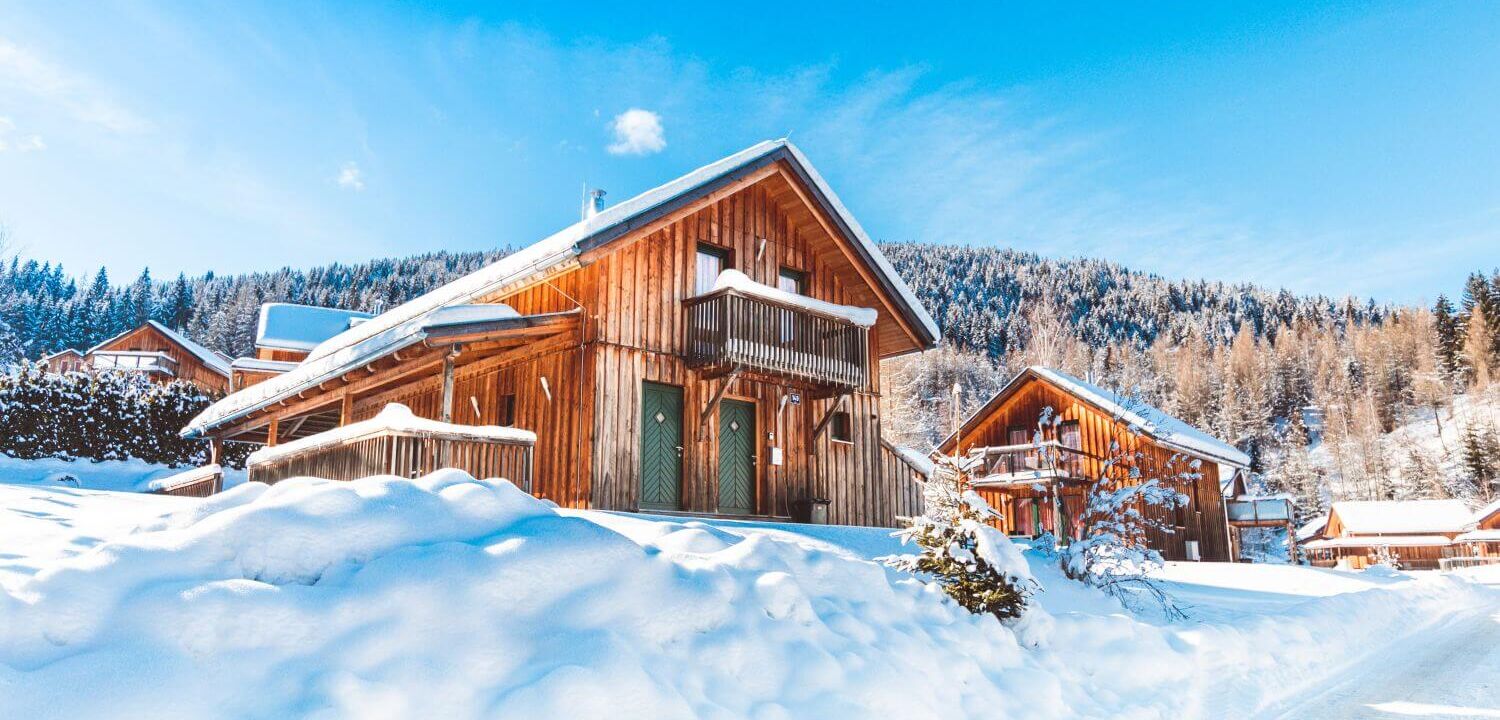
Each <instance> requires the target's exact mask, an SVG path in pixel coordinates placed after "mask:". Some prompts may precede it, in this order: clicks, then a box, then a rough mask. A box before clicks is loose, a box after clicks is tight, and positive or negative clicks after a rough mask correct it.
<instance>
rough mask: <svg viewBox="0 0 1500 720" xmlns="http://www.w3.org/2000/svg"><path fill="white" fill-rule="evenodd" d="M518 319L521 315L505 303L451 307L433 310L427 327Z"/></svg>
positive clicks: (428, 318)
mask: <svg viewBox="0 0 1500 720" xmlns="http://www.w3.org/2000/svg"><path fill="white" fill-rule="evenodd" d="M518 317H521V313H518V312H516V311H515V308H512V307H511V306H509V305H505V304H503V303H496V304H491V305H484V304H480V305H451V306H449V307H445V308H438V309H436V310H433V311H432V314H430V315H428V316H427V325H426V327H428V328H429V329H430V328H439V327H448V326H450V325H468V324H470V323H487V322H496V321H498V320H510V319H513V318H518Z"/></svg>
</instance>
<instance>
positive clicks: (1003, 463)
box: [969, 440, 1088, 487]
mask: <svg viewBox="0 0 1500 720" xmlns="http://www.w3.org/2000/svg"><path fill="white" fill-rule="evenodd" d="M969 457H970V459H971V460H972V461H973V462H974V463H975V464H976V467H974V469H973V470H972V474H973V477H974V484H975V485H980V486H990V487H998V486H1005V485H1032V484H1041V485H1045V484H1047V483H1050V482H1054V481H1063V482H1066V481H1069V480H1083V479H1086V476H1085V474H1084V461H1085V460H1086V459H1087V458H1088V455H1087V454H1085V453H1084V452H1083V451H1082V450H1079V449H1077V448H1072V447H1068V446H1067V445H1064V444H1062V443H1060V442H1058V441H1056V440H1046V441H1042V442H1035V443H1025V444H1020V445H1001V446H994V447H976V448H973V449H971V450H970V451H969Z"/></svg>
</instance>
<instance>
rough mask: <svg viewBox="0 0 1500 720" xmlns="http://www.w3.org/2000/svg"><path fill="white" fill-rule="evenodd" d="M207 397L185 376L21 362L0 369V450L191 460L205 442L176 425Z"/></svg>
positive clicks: (198, 459) (202, 454)
mask: <svg viewBox="0 0 1500 720" xmlns="http://www.w3.org/2000/svg"><path fill="white" fill-rule="evenodd" d="M210 401H211V398H209V397H208V396H207V395H205V394H204V393H203V391H202V390H201V389H199V388H198V387H196V386H194V385H192V384H190V383H187V382H184V381H175V382H170V383H156V382H152V381H151V380H150V379H149V378H147V377H145V376H144V375H143V374H140V373H127V372H67V373H49V372H46V371H45V370H43V369H42V368H41V366H39V365H34V364H31V365H23V366H19V367H17V368H15V369H13V370H12V371H10V372H8V373H4V374H0V430H3V432H0V453H4V454H6V455H10V456H11V457H16V458H22V459H28V460H30V459H37V458H68V459H71V458H81V459H89V460H124V459H126V458H137V459H139V460H144V461H146V462H149V463H160V464H165V465H197V464H200V463H202V462H205V461H206V460H207V459H208V448H207V445H206V444H205V443H203V442H202V441H198V440H184V439H182V438H180V437H178V435H177V432H178V430H180V429H182V426H184V425H186V424H187V422H188V421H189V420H191V419H192V418H193V416H195V415H197V414H198V413H199V412H200V411H202V410H203V409H204V408H205V407H207V406H208V404H209V402H210ZM240 457H243V456H240Z"/></svg>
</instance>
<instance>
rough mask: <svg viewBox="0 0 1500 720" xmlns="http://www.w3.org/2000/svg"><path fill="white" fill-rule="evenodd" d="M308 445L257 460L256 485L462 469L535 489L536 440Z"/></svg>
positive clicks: (460, 436) (375, 435)
mask: <svg viewBox="0 0 1500 720" xmlns="http://www.w3.org/2000/svg"><path fill="white" fill-rule="evenodd" d="M351 429H352V428H351ZM328 435H331V433H329V434H328ZM304 442H305V443H307V444H306V445H305V446H303V447H299V448H297V449H296V450H295V451H289V452H285V453H280V454H277V455H276V456H275V457H273V458H268V459H265V460H258V459H257V458H255V457H254V456H252V457H251V458H250V465H249V470H250V481H251V482H263V483H274V482H277V481H280V480H285V479H287V478H290V477H298V476H312V477H321V478H327V479H330V480H355V479H358V478H362V477H368V476H371V475H397V476H400V477H418V476H421V475H426V474H427V473H430V472H433V471H434V470H438V469H441V468H457V469H459V470H463V471H464V472H467V473H469V474H470V475H473V476H475V477H486V478H492V477H498V478H505V479H507V480H510V481H511V482H512V483H514V484H515V485H516V487H519V488H521V489H522V490H530V489H531V467H532V461H531V453H532V445H533V443H532V441H530V440H519V439H497V438H490V437H485V436H484V435H480V434H471V433H464V432H461V431H459V432H431V431H412V430H399V429H378V430H375V431H372V432H369V433H365V434H361V435H360V436H358V437H337V438H333V437H330V438H328V440H327V441H326V442H316V438H309V439H308V440H307V441H304ZM289 450H290V449H289Z"/></svg>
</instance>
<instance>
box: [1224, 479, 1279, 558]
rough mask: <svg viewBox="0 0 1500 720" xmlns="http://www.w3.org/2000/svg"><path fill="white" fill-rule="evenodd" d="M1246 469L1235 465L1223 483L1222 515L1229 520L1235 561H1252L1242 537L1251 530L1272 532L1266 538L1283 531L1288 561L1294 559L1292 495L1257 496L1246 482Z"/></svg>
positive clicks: (1273, 537)
mask: <svg viewBox="0 0 1500 720" xmlns="http://www.w3.org/2000/svg"><path fill="white" fill-rule="evenodd" d="M1247 472H1248V471H1247V470H1244V469H1240V468H1236V469H1235V470H1234V472H1233V473H1230V475H1229V477H1228V479H1227V480H1225V481H1224V482H1223V496H1224V515H1225V517H1226V518H1227V519H1228V520H1229V550H1230V556H1231V557H1234V558H1236V559H1238V560H1245V561H1251V560H1253V558H1252V557H1250V556H1249V555H1248V554H1247V553H1246V552H1245V550H1246V548H1245V544H1246V543H1245V539H1246V536H1247V535H1250V536H1251V539H1252V542H1253V540H1254V539H1255V538H1254V535H1252V534H1253V533H1260V534H1261V535H1262V537H1263V538H1265V533H1266V532H1267V531H1271V533H1272V535H1271V537H1270V538H1269V539H1271V540H1273V541H1274V540H1275V535H1276V534H1281V533H1284V534H1285V538H1286V554H1287V561H1288V562H1293V563H1295V562H1296V561H1297V530H1296V528H1295V527H1293V524H1292V523H1293V521H1294V520H1295V515H1294V513H1293V512H1292V498H1291V496H1288V495H1257V494H1253V493H1251V492H1250V488H1249V487H1248V486H1247V484H1246V482H1245V475H1246V473H1247Z"/></svg>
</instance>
